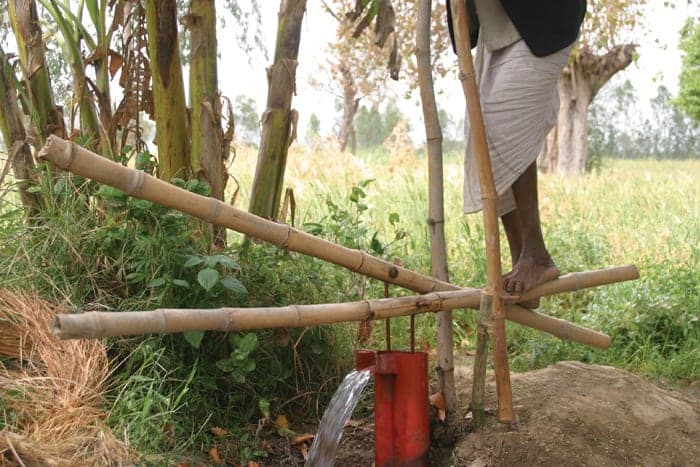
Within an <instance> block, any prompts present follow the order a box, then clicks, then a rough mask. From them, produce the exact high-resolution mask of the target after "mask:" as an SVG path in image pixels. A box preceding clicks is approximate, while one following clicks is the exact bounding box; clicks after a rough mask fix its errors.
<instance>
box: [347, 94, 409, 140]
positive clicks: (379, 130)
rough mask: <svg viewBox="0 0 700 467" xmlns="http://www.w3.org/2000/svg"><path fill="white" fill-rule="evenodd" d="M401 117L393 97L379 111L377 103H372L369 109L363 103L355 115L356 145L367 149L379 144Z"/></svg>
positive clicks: (389, 133)
mask: <svg viewBox="0 0 700 467" xmlns="http://www.w3.org/2000/svg"><path fill="white" fill-rule="evenodd" d="M402 118H403V116H402V114H401V110H399V108H398V106H397V105H396V100H395V99H392V100H389V102H388V103H387V104H386V106H385V107H384V109H383V111H381V112H380V110H379V107H378V106H377V105H373V106H372V108H371V109H368V108H367V107H366V106H364V105H363V106H362V107H360V109H359V110H358V112H357V115H356V116H355V134H356V137H357V141H358V144H357V147H358V148H360V149H367V148H375V147H377V146H380V145H381V144H382V143H383V142H384V141H386V139H387V138H388V137H389V135H391V132H392V131H393V130H394V127H395V126H396V124H397V123H398V122H399V120H401V119H402Z"/></svg>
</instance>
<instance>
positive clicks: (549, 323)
mask: <svg viewBox="0 0 700 467" xmlns="http://www.w3.org/2000/svg"><path fill="white" fill-rule="evenodd" d="M638 277H639V273H638V271H637V268H635V267H634V266H619V267H615V268H608V269H602V270H598V271H588V272H584V273H573V274H568V275H566V276H562V277H561V278H559V279H555V280H553V281H551V282H547V283H546V284H542V285H540V286H538V287H536V288H534V289H533V290H531V291H530V292H528V296H530V297H532V298H536V297H541V296H545V295H553V294H557V293H562V292H571V291H575V290H580V289H582V288H589V287H596V286H600V285H605V284H611V283H613V282H622V281H626V280H633V279H636V278H638ZM480 297H481V290H478V289H466V290H451V291H442V292H432V293H428V294H426V295H418V296H412V297H399V298H384V299H376V300H363V301H360V302H347V303H331V304H317V305H290V306H283V307H277V308H218V309H213V310H202V309H190V310H183V309H159V310H153V311H127V312H116V311H115V312H88V313H76V314H59V315H56V319H55V321H54V325H53V332H54V334H55V335H56V336H58V337H59V338H61V339H80V338H100V337H108V336H124V335H133V334H150V333H171V332H184V331H207V330H221V331H241V330H245V329H267V328H279V327H301V326H316V325H321V324H331V323H339V322H346V321H365V320H370V319H372V320H378V319H387V318H395V317H399V316H406V315H411V316H413V315H416V314H421V313H435V312H438V311H440V310H454V309H457V308H472V309H478V308H479V307H480V303H481V305H482V311H483V304H484V302H483V301H481V300H480ZM486 303H487V302H486ZM506 317H507V318H508V319H510V320H512V321H514V322H517V323H520V324H523V325H526V326H530V327H535V328H536V329H539V330H542V331H544V332H548V333H550V334H553V335H555V336H557V337H560V338H562V339H565V340H570V341H573V342H578V343H581V344H585V345H588V346H591V347H595V348H601V349H604V348H607V347H609V346H610V344H611V339H610V337H609V336H607V335H605V334H603V333H600V332H596V331H591V330H589V329H586V328H584V327H582V326H579V325H576V324H573V323H570V322H568V321H565V320H562V319H557V318H552V317H549V316H546V315H542V314H540V313H537V312H535V311H531V310H525V309H522V308H521V309H517V308H516V309H512V308H511V309H507V310H506ZM484 364H485V360H484Z"/></svg>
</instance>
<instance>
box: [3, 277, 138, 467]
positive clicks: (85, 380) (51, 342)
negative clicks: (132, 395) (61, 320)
mask: <svg viewBox="0 0 700 467" xmlns="http://www.w3.org/2000/svg"><path fill="white" fill-rule="evenodd" d="M55 314H56V309H55V308H54V307H53V306H52V305H50V304H49V303H47V302H45V301H43V300H40V299H39V298H37V297H36V296H29V295H20V294H15V293H12V292H10V291H7V290H0V335H2V336H3V338H2V344H1V347H0V355H1V356H2V357H3V363H4V364H3V365H2V366H0V398H1V399H2V400H3V401H4V403H5V407H4V408H3V414H2V416H3V422H4V424H5V426H4V429H3V430H2V431H0V464H3V465H47V466H74V465H122V464H125V463H132V462H133V461H134V457H133V455H132V453H131V452H130V450H129V449H128V448H127V447H126V446H125V445H124V444H123V443H122V442H120V441H119V440H117V439H116V438H115V436H114V435H113V434H112V433H111V431H110V430H109V428H107V427H106V426H105V424H104V419H105V417H106V413H105V412H104V411H103V409H102V407H103V405H104V392H105V390H106V388H107V386H106V384H107V383H106V381H107V377H108V375H109V360H108V358H107V353H106V349H105V346H104V344H102V342H100V341H97V340H90V341H88V340H82V341H59V340H58V339H56V338H54V337H53V336H52V335H51V332H50V324H51V321H52V320H53V318H54V316H55Z"/></svg>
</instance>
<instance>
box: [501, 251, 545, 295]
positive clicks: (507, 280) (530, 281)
mask: <svg viewBox="0 0 700 467" xmlns="http://www.w3.org/2000/svg"><path fill="white" fill-rule="evenodd" d="M557 277H559V268H557V266H556V265H555V264H554V262H553V261H552V259H551V258H549V257H548V258H547V259H546V260H538V259H536V258H534V257H531V256H528V257H521V258H520V259H519V260H518V262H517V263H515V266H513V270H512V271H510V272H509V273H507V274H506V275H504V276H503V291H504V292H505V293H506V294H508V296H507V297H505V298H506V301H508V302H512V303H517V302H518V299H519V298H520V297H521V296H522V295H523V294H524V293H525V292H528V291H530V290H531V289H533V288H534V287H536V286H538V285H540V284H543V283H545V282H548V281H551V280H553V279H556V278H557ZM522 305H523V306H525V307H526V308H537V307H538V306H539V299H533V300H528V301H527V302H524V303H522Z"/></svg>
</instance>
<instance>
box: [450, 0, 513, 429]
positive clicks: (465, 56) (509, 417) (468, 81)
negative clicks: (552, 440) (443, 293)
mask: <svg viewBox="0 0 700 467" xmlns="http://www.w3.org/2000/svg"><path fill="white" fill-rule="evenodd" d="M450 7H451V9H452V19H453V25H454V28H453V29H454V35H455V39H454V42H455V45H456V49H457V57H458V59H459V79H460V81H461V82H462V90H463V91H464V96H465V98H466V101H467V113H468V115H469V125H470V128H471V138H472V142H473V143H474V148H475V152H476V163H477V166H478V169H479V182H480V186H481V200H482V202H483V210H484V231H485V236H486V274H487V276H488V288H487V289H485V290H484V299H485V300H489V301H490V302H491V312H492V313H491V317H490V323H488V327H489V328H490V329H491V333H492V336H493V341H494V342H493V360H494V367H495V372H496V394H497V398H498V420H499V421H501V422H504V423H512V422H514V421H515V415H514V414H513V400H512V390H511V385H510V371H509V369H508V352H507V350H506V327H505V313H504V311H503V304H502V302H501V295H502V289H503V282H502V279H501V248H500V245H499V242H500V240H499V234H498V212H497V203H498V193H497V192H496V186H495V184H494V182H493V173H492V169H491V158H490V156H489V149H488V145H487V143H486V129H485V128H484V118H483V115H482V114H481V103H480V100H479V91H478V89H477V85H476V77H475V74H474V64H473V63H472V56H471V51H470V49H471V46H470V38H469V18H468V16H467V6H466V2H462V1H453V2H450ZM489 295H490V297H488V296H489ZM485 325H486V324H485V323H481V324H480V326H485ZM479 335H480V336H483V337H486V336H487V334H485V333H479ZM486 347H487V346H478V348H486ZM473 384H482V385H483V384H485V375H478V374H477V373H476V367H475V373H474V381H473Z"/></svg>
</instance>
